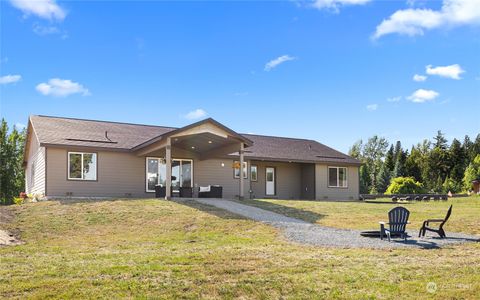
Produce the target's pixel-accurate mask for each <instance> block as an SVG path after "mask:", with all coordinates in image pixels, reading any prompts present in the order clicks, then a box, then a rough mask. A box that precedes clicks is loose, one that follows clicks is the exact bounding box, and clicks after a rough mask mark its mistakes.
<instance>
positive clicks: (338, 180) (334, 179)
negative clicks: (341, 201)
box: [328, 167, 347, 188]
mask: <svg viewBox="0 0 480 300" xmlns="http://www.w3.org/2000/svg"><path fill="white" fill-rule="evenodd" d="M328 187H343V188H345V187H347V168H345V167H328Z"/></svg>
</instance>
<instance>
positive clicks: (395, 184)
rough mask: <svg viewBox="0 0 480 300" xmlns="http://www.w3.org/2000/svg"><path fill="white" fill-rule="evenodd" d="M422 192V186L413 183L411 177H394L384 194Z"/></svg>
mask: <svg viewBox="0 0 480 300" xmlns="http://www.w3.org/2000/svg"><path fill="white" fill-rule="evenodd" d="M423 192H424V188H423V184H422V183H420V182H418V181H415V179H414V178H413V177H396V178H393V179H392V180H391V181H390V185H389V186H388V188H387V191H386V192H385V194H389V195H391V194H421V193H423Z"/></svg>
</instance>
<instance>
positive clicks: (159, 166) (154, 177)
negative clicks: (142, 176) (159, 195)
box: [146, 157, 167, 192]
mask: <svg viewBox="0 0 480 300" xmlns="http://www.w3.org/2000/svg"><path fill="white" fill-rule="evenodd" d="M146 163H147V186H146V188H147V192H154V191H155V185H157V184H160V185H162V186H165V179H166V178H167V166H166V164H165V160H164V159H162V158H154V157H147V162H146Z"/></svg>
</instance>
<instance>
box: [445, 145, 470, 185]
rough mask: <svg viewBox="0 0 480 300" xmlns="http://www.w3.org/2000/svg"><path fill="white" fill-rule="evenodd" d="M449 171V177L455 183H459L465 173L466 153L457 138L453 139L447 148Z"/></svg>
mask: <svg viewBox="0 0 480 300" xmlns="http://www.w3.org/2000/svg"><path fill="white" fill-rule="evenodd" d="M449 157H450V172H449V175H448V177H449V179H450V180H452V181H453V182H454V183H455V184H458V185H461V183H462V180H463V175H464V173H465V168H466V162H467V155H466V153H465V151H464V149H463V147H462V144H461V143H460V141H458V140H457V139H453V141H452V144H451V145H450V149H449Z"/></svg>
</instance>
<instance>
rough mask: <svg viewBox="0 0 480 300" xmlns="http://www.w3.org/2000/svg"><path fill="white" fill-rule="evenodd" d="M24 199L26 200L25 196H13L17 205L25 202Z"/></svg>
mask: <svg viewBox="0 0 480 300" xmlns="http://www.w3.org/2000/svg"><path fill="white" fill-rule="evenodd" d="M24 201H25V198H22V197H15V198H13V203H15V204H17V205H20V204H23V202H24Z"/></svg>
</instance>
